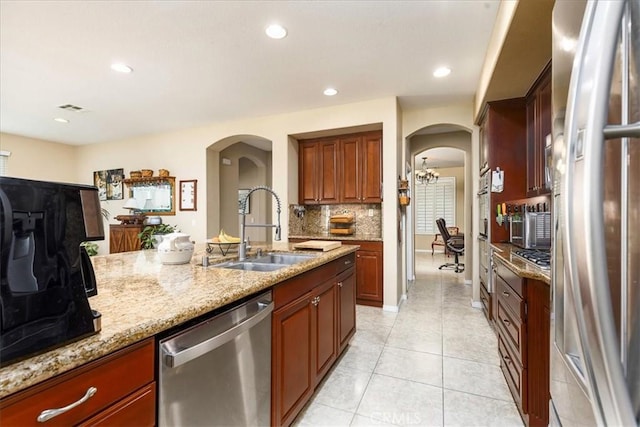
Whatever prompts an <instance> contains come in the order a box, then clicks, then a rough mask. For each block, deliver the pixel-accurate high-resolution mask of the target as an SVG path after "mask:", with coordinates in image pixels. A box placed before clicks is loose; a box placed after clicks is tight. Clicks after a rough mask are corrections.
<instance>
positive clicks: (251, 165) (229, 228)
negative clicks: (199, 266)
mask: <svg viewBox="0 0 640 427" xmlns="http://www.w3.org/2000/svg"><path fill="white" fill-rule="evenodd" d="M271 145H272V144H271V141H270V140H268V139H266V138H263V137H259V136H255V135H234V136H229V137H226V138H223V139H221V140H219V141H216V142H214V143H213V144H211V145H210V146H209V147H207V171H206V172H207V173H206V174H207V236H208V237H213V236H217V235H218V233H219V232H220V230H222V229H223V230H224V231H225V232H226V233H227V234H230V235H233V236H239V235H240V217H239V203H238V202H239V193H238V190H240V189H250V188H253V187H255V186H257V185H266V186H269V187H271V186H272V152H271ZM271 206H272V204H271V202H270V200H269V199H268V194H267V193H266V192H262V191H259V192H255V193H253V194H251V196H250V199H249V212H248V213H247V217H246V223H247V224H268V223H271V216H272V214H271ZM247 236H248V237H249V240H250V241H260V242H270V241H271V233H269V232H268V230H267V229H264V228H247Z"/></svg>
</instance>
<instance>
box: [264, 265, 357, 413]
mask: <svg viewBox="0 0 640 427" xmlns="http://www.w3.org/2000/svg"><path fill="white" fill-rule="evenodd" d="M354 264H355V256H354V254H350V255H346V256H344V257H342V258H339V259H337V260H335V261H332V262H331V263H329V264H327V265H325V266H322V267H318V268H316V269H314V270H311V271H309V272H306V273H303V274H302V275H300V276H297V277H294V278H292V279H289V280H287V281H285V282H282V283H281V284H278V285H276V286H275V287H274V289H273V301H274V305H275V309H274V312H273V319H272V325H273V329H272V356H271V365H272V380H271V389H272V393H271V395H272V402H271V408H272V410H271V417H272V418H271V424H272V425H289V424H291V423H292V422H293V420H294V419H295V417H296V416H297V414H298V413H299V412H300V410H301V409H302V408H303V407H304V405H305V404H306V402H307V401H308V400H309V398H310V397H311V395H312V394H313V391H314V389H315V387H316V386H317V385H318V384H319V383H320V381H321V380H322V378H323V377H324V376H325V375H326V374H327V372H328V371H329V369H330V368H331V366H332V365H333V364H334V362H335V361H336V359H337V357H338V355H339V353H340V351H342V350H343V349H344V348H345V347H346V344H347V343H348V340H349V339H350V338H351V336H353V333H354V332H355V298H354V297H353V295H352V294H353V285H351V284H352V283H354V282H355V278H354V274H355V271H354V268H353V266H354ZM350 289H351V290H350Z"/></svg>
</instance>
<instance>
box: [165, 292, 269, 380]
mask: <svg viewBox="0 0 640 427" xmlns="http://www.w3.org/2000/svg"><path fill="white" fill-rule="evenodd" d="M255 303H256V304H257V306H258V311H257V312H256V313H254V314H253V315H252V316H250V317H247V318H245V319H244V320H243V321H242V322H240V323H238V324H236V325H234V326H233V327H231V328H229V329H227V330H225V331H224V332H221V333H219V334H217V335H215V336H213V337H211V338H208V339H205V340H204V341H201V342H199V343H196V344H194V345H191V346H189V347H186V348H183V349H180V350H179V351H174V350H172V349H171V348H170V347H171V346H170V345H168V343H166V342H165V343H163V344H161V346H160V350H161V351H162V354H163V357H162V360H163V361H164V364H165V365H166V366H167V367H169V368H176V367H178V366H180V365H184V364H185V363H188V362H190V361H191V360H193V359H195V358H197V357H200V356H202V355H203V354H205V353H209V352H211V351H213V350H215V349H216V348H218V347H220V346H222V345H223V344H225V343H227V342H229V341H231V340H232V339H234V338H235V337H237V336H238V335H240V334H241V333H242V332H244V331H247V330H249V329H251V328H252V327H253V326H255V325H257V324H258V323H260V322H261V321H263V320H264V319H265V318H266V317H267V316H269V315H270V314H271V312H272V311H273V302H272V301H270V302H268V303H265V302H263V301H256V302H255Z"/></svg>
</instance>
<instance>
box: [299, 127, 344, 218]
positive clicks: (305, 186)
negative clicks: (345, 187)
mask: <svg viewBox="0 0 640 427" xmlns="http://www.w3.org/2000/svg"><path fill="white" fill-rule="evenodd" d="M298 157H299V162H298V173H299V180H298V182H299V195H298V197H299V203H302V204H307V205H312V204H320V203H322V204H330V203H338V202H339V198H338V197H339V196H338V142H337V140H336V139H335V138H330V139H317V140H308V141H304V142H301V143H300V147H299V156H298Z"/></svg>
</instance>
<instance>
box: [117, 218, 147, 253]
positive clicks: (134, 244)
mask: <svg viewBox="0 0 640 427" xmlns="http://www.w3.org/2000/svg"><path fill="white" fill-rule="evenodd" d="M143 228H144V225H134V224H110V225H109V253H111V254H116V253H120V252H131V251H139V250H140V247H141V243H140V239H139V238H138V234H139V233H140V232H141V231H142V229H143Z"/></svg>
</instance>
